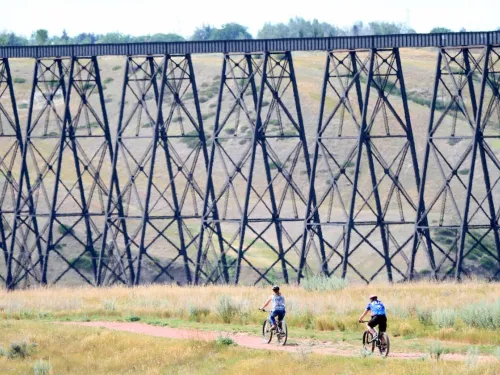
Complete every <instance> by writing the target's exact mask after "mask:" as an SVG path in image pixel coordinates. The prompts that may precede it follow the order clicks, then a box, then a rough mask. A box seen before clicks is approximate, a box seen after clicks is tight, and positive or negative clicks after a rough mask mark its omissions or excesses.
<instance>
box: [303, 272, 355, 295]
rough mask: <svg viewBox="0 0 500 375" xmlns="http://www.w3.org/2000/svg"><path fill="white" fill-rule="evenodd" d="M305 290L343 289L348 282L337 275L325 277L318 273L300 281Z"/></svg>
mask: <svg viewBox="0 0 500 375" xmlns="http://www.w3.org/2000/svg"><path fill="white" fill-rule="evenodd" d="M300 284H301V285H302V288H304V289H305V290H309V291H312V290H341V289H344V288H345V287H346V286H347V285H348V282H347V280H345V279H341V278H339V277H336V276H330V277H325V276H323V275H316V276H312V277H308V278H305V279H304V280H302V282H301V283H300Z"/></svg>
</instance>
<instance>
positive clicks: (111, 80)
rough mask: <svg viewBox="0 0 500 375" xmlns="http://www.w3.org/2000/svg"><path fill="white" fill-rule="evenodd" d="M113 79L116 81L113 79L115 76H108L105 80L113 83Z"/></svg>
mask: <svg viewBox="0 0 500 375" xmlns="http://www.w3.org/2000/svg"><path fill="white" fill-rule="evenodd" d="M113 81H114V79H113V78H111V77H107V78H106V79H105V80H104V83H111V82H113Z"/></svg>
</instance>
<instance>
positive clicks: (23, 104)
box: [17, 103, 28, 109]
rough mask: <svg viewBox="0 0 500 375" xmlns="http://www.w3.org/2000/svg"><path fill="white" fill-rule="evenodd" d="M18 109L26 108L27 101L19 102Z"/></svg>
mask: <svg viewBox="0 0 500 375" xmlns="http://www.w3.org/2000/svg"><path fill="white" fill-rule="evenodd" d="M17 107H18V108H19V109H26V108H28V103H21V104H19V105H18V106H17Z"/></svg>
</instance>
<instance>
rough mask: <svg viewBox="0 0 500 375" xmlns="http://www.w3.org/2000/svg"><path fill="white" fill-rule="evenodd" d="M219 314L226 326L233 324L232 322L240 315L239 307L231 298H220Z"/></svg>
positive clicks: (217, 308) (217, 309) (218, 303)
mask: <svg viewBox="0 0 500 375" xmlns="http://www.w3.org/2000/svg"><path fill="white" fill-rule="evenodd" d="M215 309H216V311H217V314H218V315H219V316H220V318H221V319H222V321H223V322H224V323H226V324H229V323H231V320H232V319H233V318H234V317H235V316H236V315H237V314H239V313H240V309H239V306H236V305H235V304H234V303H233V302H232V300H231V297H230V296H220V297H219V301H218V302H217V306H216V308H215Z"/></svg>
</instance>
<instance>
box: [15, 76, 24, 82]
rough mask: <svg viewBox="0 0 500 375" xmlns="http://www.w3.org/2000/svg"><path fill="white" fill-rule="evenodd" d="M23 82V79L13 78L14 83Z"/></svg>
mask: <svg viewBox="0 0 500 375" xmlns="http://www.w3.org/2000/svg"><path fill="white" fill-rule="evenodd" d="M24 82H26V80H25V79H24V78H21V77H16V78H14V83H24Z"/></svg>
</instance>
